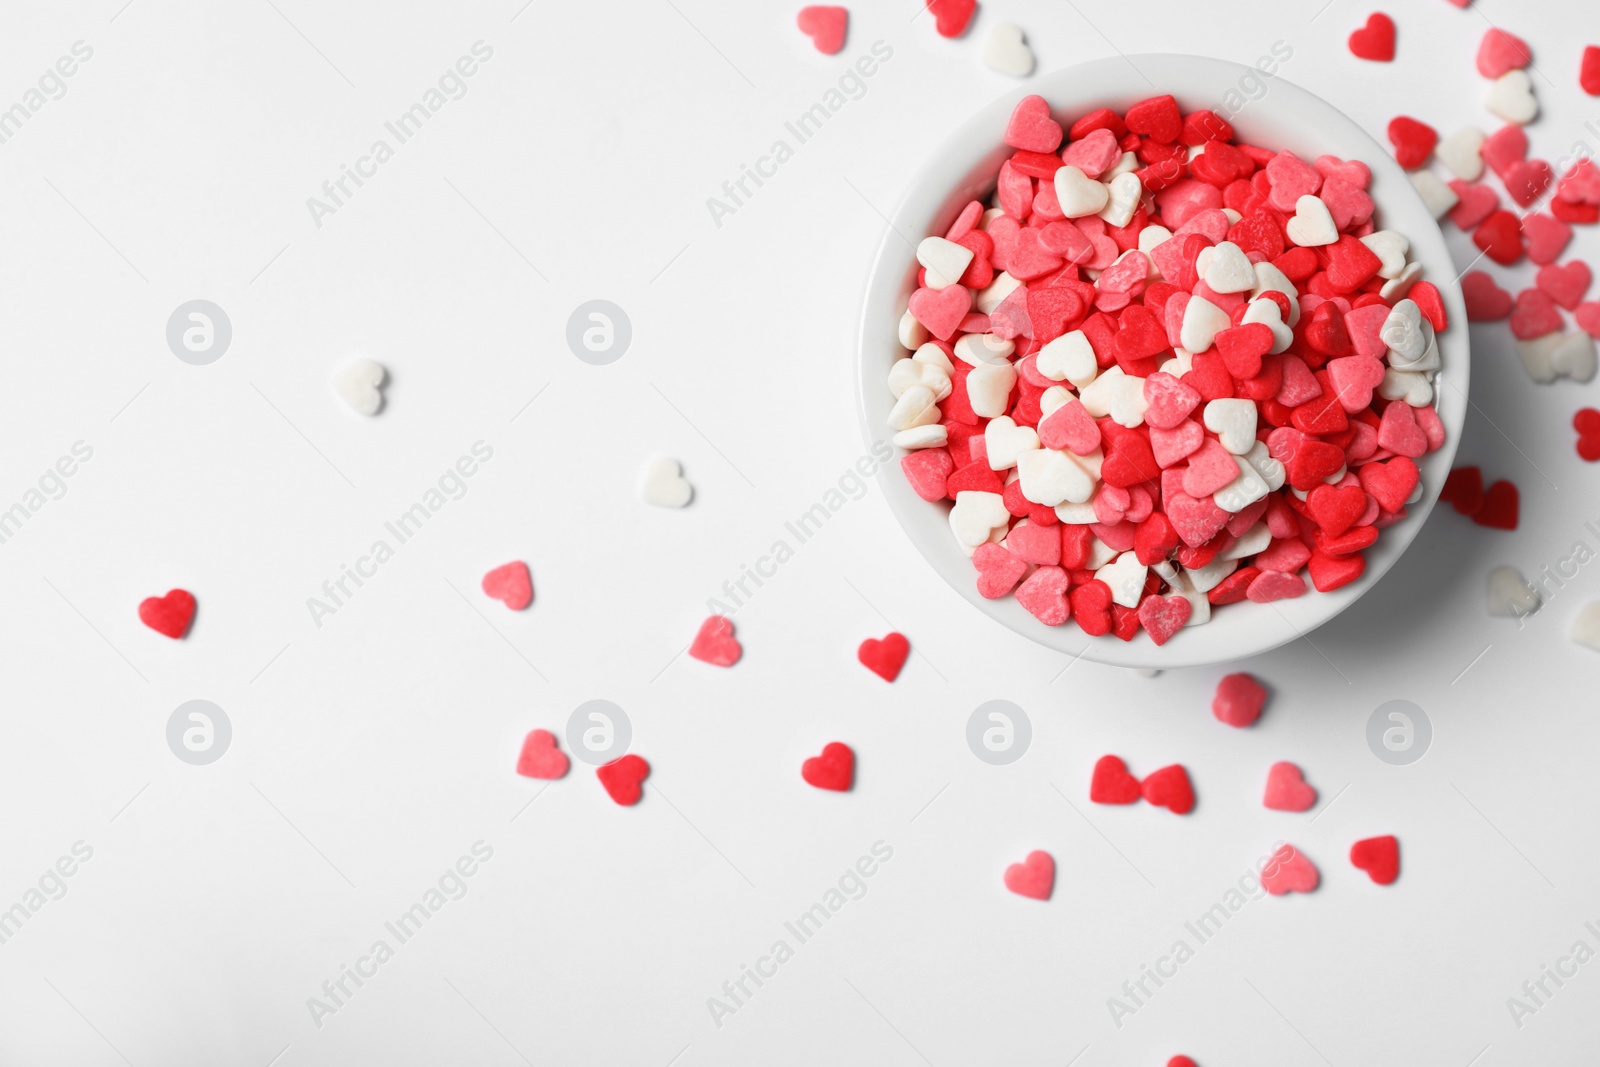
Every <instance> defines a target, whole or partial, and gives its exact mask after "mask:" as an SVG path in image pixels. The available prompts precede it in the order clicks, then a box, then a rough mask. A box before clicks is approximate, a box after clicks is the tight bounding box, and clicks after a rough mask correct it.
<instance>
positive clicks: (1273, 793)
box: [1261, 760, 1317, 811]
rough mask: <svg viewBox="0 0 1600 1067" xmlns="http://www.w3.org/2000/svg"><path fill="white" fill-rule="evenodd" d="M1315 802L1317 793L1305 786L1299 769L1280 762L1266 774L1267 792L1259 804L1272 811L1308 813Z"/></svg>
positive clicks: (1285, 761) (1290, 764)
mask: <svg viewBox="0 0 1600 1067" xmlns="http://www.w3.org/2000/svg"><path fill="white" fill-rule="evenodd" d="M1316 802H1317V791H1316V790H1315V789H1312V788H1311V787H1310V786H1309V785H1307V784H1306V779H1305V775H1304V774H1303V773H1301V770H1300V768H1299V767H1297V766H1295V765H1294V764H1292V763H1290V762H1288V761H1287V760H1280V761H1279V762H1277V763H1274V764H1273V765H1272V769H1271V770H1270V771H1268V772H1267V790H1266V793H1265V794H1264V795H1263V796H1262V798H1261V803H1262V804H1263V805H1264V806H1266V807H1268V808H1271V809H1272V810H1273V811H1310V810H1311V808H1312V807H1313V806H1314V805H1315V804H1316Z"/></svg>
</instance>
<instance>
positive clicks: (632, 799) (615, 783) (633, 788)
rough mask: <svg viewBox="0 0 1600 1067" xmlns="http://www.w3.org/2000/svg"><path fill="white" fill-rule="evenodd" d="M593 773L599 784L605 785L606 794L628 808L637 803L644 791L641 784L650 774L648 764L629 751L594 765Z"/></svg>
mask: <svg viewBox="0 0 1600 1067" xmlns="http://www.w3.org/2000/svg"><path fill="white" fill-rule="evenodd" d="M594 773H595V777H597V778H599V779H600V784H601V785H603V786H605V790H606V793H607V795H609V796H610V797H611V799H612V800H614V801H616V802H617V803H618V804H621V805H622V806H623V807H625V808H628V807H632V806H633V805H635V804H637V803H639V797H640V796H642V795H643V793H644V789H643V788H642V784H643V782H644V780H645V778H647V777H649V775H650V764H648V763H646V762H645V761H644V759H643V758H642V757H640V756H635V755H634V754H633V753H631V752H630V753H628V754H627V755H626V756H623V757H622V758H621V759H615V760H612V761H611V762H610V763H607V764H605V765H603V766H600V767H596V768H595V772H594Z"/></svg>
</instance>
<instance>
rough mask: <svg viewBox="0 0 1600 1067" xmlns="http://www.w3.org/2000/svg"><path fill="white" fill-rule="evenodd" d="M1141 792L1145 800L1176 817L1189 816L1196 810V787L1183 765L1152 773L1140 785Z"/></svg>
mask: <svg viewBox="0 0 1600 1067" xmlns="http://www.w3.org/2000/svg"><path fill="white" fill-rule="evenodd" d="M1139 791H1140V793H1141V794H1142V795H1143V796H1144V798H1145V800H1147V801H1149V802H1150V803H1152V804H1154V805H1156V806H1157V807H1159V808H1166V809H1168V810H1170V811H1171V812H1172V813H1173V814H1174V815H1187V814H1189V812H1191V811H1193V810H1194V786H1193V785H1191V784H1190V783H1189V772H1188V771H1186V770H1184V769H1183V764H1181V763H1174V764H1172V765H1171V766H1169V767H1163V768H1161V769H1160V770H1158V771H1151V772H1150V773H1149V774H1148V775H1146V776H1145V779H1144V781H1143V782H1141V783H1139Z"/></svg>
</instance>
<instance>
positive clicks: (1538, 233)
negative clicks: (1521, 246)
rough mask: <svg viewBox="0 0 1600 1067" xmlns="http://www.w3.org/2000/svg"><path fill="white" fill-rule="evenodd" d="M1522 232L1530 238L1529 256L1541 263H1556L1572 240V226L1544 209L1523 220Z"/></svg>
mask: <svg viewBox="0 0 1600 1067" xmlns="http://www.w3.org/2000/svg"><path fill="white" fill-rule="evenodd" d="M1522 233H1523V236H1524V237H1526V238H1527V240H1528V258H1529V259H1531V260H1533V261H1534V262H1535V263H1538V264H1540V265H1543V264H1546V263H1554V262H1555V261H1556V260H1558V259H1560V258H1561V253H1562V251H1563V250H1564V249H1565V248H1566V247H1567V243H1568V242H1569V241H1571V240H1572V227H1571V226H1568V225H1567V224H1566V223H1564V222H1562V221H1561V220H1560V219H1557V218H1552V217H1551V216H1549V215H1546V214H1544V213H1543V212H1542V211H1535V212H1532V213H1530V214H1529V215H1528V216H1527V218H1525V219H1523V220H1522Z"/></svg>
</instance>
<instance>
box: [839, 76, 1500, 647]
mask: <svg viewBox="0 0 1600 1067" xmlns="http://www.w3.org/2000/svg"><path fill="white" fill-rule="evenodd" d="M1141 71H1144V72H1148V73H1149V74H1150V76H1151V78H1153V79H1155V80H1156V81H1157V82H1158V83H1159V86H1160V87H1159V88H1156V89H1153V88H1152V87H1151V85H1150V83H1149V81H1147V80H1146V79H1145V75H1144V74H1142V73H1140V72H1141ZM1262 85H1265V90H1264V91H1263V90H1261V88H1260V86H1262ZM1035 93H1036V94H1038V95H1039V96H1042V97H1044V98H1045V99H1046V100H1047V101H1049V103H1050V107H1051V110H1052V112H1053V114H1054V116H1055V117H1056V119H1057V120H1058V121H1063V124H1064V125H1065V124H1068V123H1070V122H1071V121H1073V120H1074V119H1076V118H1078V117H1079V116H1081V115H1084V114H1086V113H1088V112H1090V111H1093V110H1095V109H1096V108H1100V107H1111V108H1114V109H1116V110H1118V111H1122V110H1125V109H1126V108H1127V107H1128V106H1130V105H1132V104H1135V103H1137V102H1138V101H1140V100H1143V99H1146V98H1148V97H1151V96H1155V95H1158V94H1160V93H1171V94H1172V95H1173V96H1175V97H1176V98H1177V100H1178V103H1179V106H1180V107H1181V108H1182V109H1183V111H1184V112H1185V113H1186V114H1187V113H1188V112H1190V111H1194V110H1197V109H1199V108H1210V109H1212V110H1213V111H1215V112H1217V113H1218V114H1219V115H1222V116H1224V117H1225V118H1227V119H1228V121H1229V122H1230V123H1232V124H1233V126H1234V128H1235V130H1237V132H1238V138H1239V140H1242V141H1248V142H1250V143H1252V144H1257V145H1260V146H1262V147H1265V148H1269V149H1274V150H1282V149H1288V150H1289V151H1292V152H1294V153H1295V154H1296V155H1298V156H1300V157H1301V158H1303V159H1306V160H1312V159H1315V158H1316V157H1318V156H1321V155H1334V156H1339V157H1340V158H1343V159H1357V160H1361V161H1362V162H1364V163H1366V164H1367V165H1368V166H1369V167H1371V168H1372V186H1371V189H1370V193H1371V196H1372V198H1373V200H1374V201H1375V202H1376V203H1377V215H1376V218H1377V220H1378V223H1379V225H1380V226H1381V227H1383V228H1385V229H1393V230H1397V231H1399V232H1400V233H1401V234H1404V235H1405V236H1406V237H1407V238H1408V239H1409V240H1410V241H1411V258H1412V260H1414V261H1415V262H1417V263H1419V264H1421V265H1422V267H1423V275H1422V276H1423V278H1424V279H1426V280H1428V281H1431V282H1433V283H1434V284H1435V285H1436V286H1438V287H1439V291H1440V293H1441V294H1443V297H1444V301H1445V307H1446V310H1447V311H1448V312H1449V317H1450V326H1449V328H1448V329H1446V330H1445V331H1444V332H1443V333H1441V334H1440V335H1439V338H1438V342H1439V353H1440V358H1441V363H1442V369H1441V370H1440V372H1439V374H1438V377H1437V379H1436V382H1435V390H1436V396H1435V401H1434V403H1435V405H1436V406H1437V408H1438V412H1439V416H1440V418H1441V420H1442V421H1443V423H1444V426H1445V430H1446V433H1447V440H1446V442H1445V445H1444V447H1443V448H1441V449H1439V450H1438V451H1436V452H1433V453H1432V454H1430V455H1428V456H1425V457H1423V458H1422V459H1421V460H1419V461H1418V463H1417V465H1418V467H1419V468H1420V470H1421V473H1422V488H1423V496H1422V499H1421V500H1419V501H1418V502H1417V503H1416V504H1414V505H1412V506H1411V507H1409V508H1408V509H1407V512H1408V514H1407V516H1406V518H1405V519H1404V520H1403V521H1401V522H1399V523H1396V524H1395V525H1393V526H1391V527H1389V528H1388V529H1386V530H1384V531H1382V533H1381V534H1380V536H1379V538H1378V541H1377V543H1376V544H1375V545H1373V546H1372V547H1371V548H1369V549H1367V550H1366V553H1365V555H1366V559H1367V568H1366V572H1365V573H1364V574H1363V575H1362V577H1361V578H1360V579H1359V580H1357V581H1355V582H1352V583H1351V584H1350V585H1347V586H1345V587H1343V588H1342V589H1337V590H1335V591H1333V592H1331V593H1318V592H1316V591H1314V590H1312V591H1308V592H1307V593H1306V595H1305V596H1302V597H1299V598H1297V599H1295V600H1285V601H1278V602H1276V603H1272V604H1253V603H1240V604H1234V605H1230V606H1228V607H1226V608H1223V609H1219V610H1217V611H1216V612H1214V613H1213V614H1212V617H1211V621H1210V622H1208V623H1206V624H1204V625H1199V626H1190V627H1185V628H1184V629H1183V630H1182V631H1180V632H1179V633H1178V634H1176V635H1174V637H1173V638H1172V639H1171V640H1170V641H1168V642H1167V644H1166V645H1164V646H1161V647H1157V646H1156V645H1155V643H1154V642H1152V641H1151V640H1150V639H1149V637H1148V636H1147V635H1145V634H1143V633H1141V634H1140V635H1139V636H1137V637H1136V638H1135V639H1134V640H1133V641H1132V642H1127V643H1125V642H1122V641H1119V640H1117V639H1116V638H1114V637H1109V636H1108V637H1103V638H1093V637H1089V636H1087V635H1086V634H1084V633H1083V631H1082V630H1080V629H1078V628H1077V627H1076V626H1073V625H1067V626H1058V627H1050V626H1045V625H1044V624H1043V623H1041V622H1039V621H1038V620H1037V619H1035V618H1034V617H1033V616H1032V615H1029V614H1028V612H1027V611H1026V610H1025V609H1024V608H1023V607H1022V606H1021V605H1020V604H1018V603H1017V602H1016V600H1015V599H1014V598H1012V597H1007V598H1005V599H1003V600H985V599H984V598H983V597H981V596H979V595H978V592H977V589H976V586H975V583H974V578H975V572H974V571H973V568H972V562H971V560H970V559H968V557H967V556H966V555H965V554H964V553H963V552H962V551H961V550H960V548H958V547H957V545H956V543H955V539H954V538H953V537H952V536H951V534H950V527H949V523H948V521H947V519H946V515H947V513H948V507H947V506H946V505H942V504H939V503H929V502H927V501H925V500H923V499H922V498H921V497H919V496H917V495H916V493H914V492H913V491H912V489H911V487H910V485H909V484H908V483H907V482H906V480H905V477H904V476H903V475H902V474H901V472H900V469H899V464H898V463H894V464H888V465H886V466H885V467H884V468H883V469H882V471H881V472H880V473H879V475H878V479H879V484H880V486H881V487H882V489H883V492H884V495H885V497H886V498H887V499H888V501H889V506H890V509H891V510H892V511H893V512H894V514H895V517H896V518H897V519H898V520H899V522H900V525H901V526H902V527H903V528H904V530H905V532H906V535H907V536H908V537H909V538H910V539H911V541H912V543H913V544H915V545H916V546H917V549H918V550H919V551H920V552H921V553H922V555H923V557H924V558H925V559H926V560H927V561H928V563H929V564H930V565H931V566H932V567H933V568H934V570H936V571H938V572H939V574H940V575H941V576H943V578H944V579H945V580H946V581H948V582H949V583H950V584H951V585H952V586H953V587H954V588H955V589H956V590H957V591H958V592H960V593H961V595H962V596H964V597H966V598H967V600H968V601H970V602H971V603H972V604H973V605H974V606H975V607H977V608H978V609H979V610H981V611H982V612H983V613H984V614H986V615H988V616H989V617H990V618H992V619H995V620H996V621H998V622H1001V623H1003V624H1004V625H1006V626H1008V627H1010V628H1011V629H1013V630H1015V631H1016V632H1018V633H1020V634H1023V635H1024V636H1026V637H1029V638H1031V639H1033V640H1035V641H1037V642H1039V643H1040V644H1043V645H1046V646H1048V647H1050V648H1054V649H1057V650H1059V651H1061V652H1064V653H1067V654H1069V655H1072V656H1080V655H1081V656H1083V657H1084V658H1086V659H1090V660H1095V661H1097V662H1100V663H1108V664H1114V665H1120V666H1129V667H1154V668H1163V669H1165V668H1175V667H1186V666H1196V665H1200V664H1208V663H1221V662H1226V661H1228V660H1233V659H1242V658H1244V657H1246V656H1252V655H1255V654H1257V653H1260V652H1265V651H1267V650H1268V649H1272V648H1276V647H1277V646H1278V645H1281V644H1284V643H1286V642H1288V641H1292V640H1294V639H1295V638H1297V637H1300V636H1303V635H1305V634H1307V633H1309V632H1310V631H1312V630H1313V629H1315V628H1316V627H1318V626H1320V625H1321V624H1323V623H1324V622H1327V621H1328V620H1329V619H1331V618H1333V617H1334V616H1335V615H1337V614H1339V612H1341V611H1343V610H1344V609H1345V608H1347V607H1349V606H1350V605H1351V604H1353V603H1354V602H1355V601H1356V600H1357V599H1358V598H1359V597H1360V596H1361V595H1362V594H1363V593H1365V592H1366V591H1367V590H1368V589H1370V588H1372V586H1373V585H1374V584H1375V583H1376V582H1377V581H1378V580H1379V579H1381V578H1382V577H1383V575H1384V573H1385V572H1386V571H1388V569H1389V568H1390V567H1391V566H1393V565H1394V563H1395V561H1396V560H1398V559H1399V558H1400V555H1401V553H1403V552H1404V551H1405V550H1406V548H1407V546H1409V545H1410V544H1411V542H1412V540H1413V539H1414V538H1415V537H1416V535H1417V532H1418V531H1419V530H1420V529H1421V527H1422V524H1423V522H1424V521H1425V520H1426V519H1427V517H1428V514H1429V513H1430V512H1431V511H1432V510H1433V507H1434V504H1435V503H1436V502H1437V501H1438V496H1439V492H1440V490H1441V489H1442V488H1443V486H1444V480H1445V477H1446V475H1447V474H1448V473H1449V471H1450V466H1451V463H1452V462H1453V460H1454V458H1455V452H1456V445H1457V442H1458V441H1459V439H1460V435H1461V429H1462V425H1463V423H1464V422H1465V420H1466V409H1467V383H1468V377H1469V348H1468V338H1467V329H1466V308H1465V306H1464V304H1463V303H1462V298H1461V290H1460V286H1459V285H1458V284H1457V283H1456V281H1455V280H1454V279H1455V276H1456V270H1455V265H1454V262H1453V261H1452V259H1451V256H1450V252H1449V249H1448V248H1447V247H1446V246H1445V243H1444V236H1443V234H1441V233H1440V231H1439V226H1438V223H1437V222H1436V221H1435V220H1434V218H1433V216H1432V215H1431V214H1430V213H1429V212H1428V210H1427V208H1426V207H1424V205H1423V203H1422V200H1421V198H1420V197H1419V196H1418V195H1417V192H1416V190H1415V189H1414V188H1413V187H1412V185H1411V182H1410V180H1409V179H1408V178H1407V177H1406V175H1405V172H1404V171H1402V170H1401V169H1400V167H1399V166H1398V165H1397V164H1396V163H1395V162H1394V160H1393V159H1392V158H1391V156H1390V155H1389V153H1388V152H1387V151H1386V150H1385V149H1383V148H1382V147H1381V146H1380V145H1379V144H1378V143H1377V142H1376V141H1375V140H1374V139H1373V138H1372V137H1371V136H1370V135H1368V134H1367V132H1366V131H1365V130H1363V129H1362V128H1361V127H1360V126H1358V125H1357V124H1356V123H1355V122H1354V121H1353V120H1351V119H1350V118H1349V117H1347V116H1346V115H1345V114H1344V113H1343V112H1341V111H1339V110H1338V109H1337V108H1335V107H1334V106H1333V105H1331V104H1329V103H1327V102H1326V101H1324V100H1322V99H1321V98H1319V97H1317V96H1314V95H1313V94H1311V93H1309V92H1307V91H1305V90H1304V89H1301V88H1299V87H1298V86H1296V85H1293V84H1291V83H1289V82H1286V81H1284V80H1283V79H1282V77H1267V76H1265V75H1264V74H1263V72H1262V71H1260V70H1258V69H1257V68H1254V67H1246V66H1242V65H1240V64H1237V63H1232V62H1228V61H1225V60H1219V59H1210V58H1206V57H1202V56H1183V55H1135V56H1129V57H1127V58H1122V57H1114V58H1109V59H1100V60H1095V61H1092V62H1089V63H1084V64H1080V65H1078V66H1075V67H1070V68H1067V69H1065V70H1061V71H1057V72H1055V73H1053V74H1048V75H1043V76H1041V77H1039V78H1036V79H1034V80H1033V81H1032V82H1030V83H1029V84H1028V85H1026V86H1024V87H1023V88H1020V89H1018V90H1016V91H1015V92H1013V93H1010V94H1009V95H1007V96H1004V97H1002V98H1000V99H998V100H995V101H994V102H992V103H990V104H988V105H987V106H985V107H984V108H983V109H982V110H980V111H979V112H978V113H977V114H976V115H975V116H973V117H972V118H971V119H970V120H968V121H967V122H966V123H965V124H964V125H962V126H961V128H960V129H958V130H957V131H956V132H955V134H954V135H953V136H951V137H950V139H949V140H947V141H946V142H945V143H944V144H943V145H942V146H941V147H940V148H939V149H938V151H937V152H935V153H934V155H933V157H932V158H931V160H929V162H928V163H927V164H926V165H925V166H924V167H923V168H922V170H921V171H920V172H918V173H917V175H916V176H915V177H914V179H913V181H912V183H911V186H910V189H909V190H908V191H907V193H906V195H905V197H904V199H903V200H902V201H901V203H900V205H899V206H898V207H897V208H896V209H895V211H894V213H893V215H892V216H891V219H890V227H889V229H888V230H887V231H886V232H885V234H884V237H883V241H882V243H881V244H880V246H879V248H878V251H877V254H876V258H875V260H874V263H873V267H872V272H871V275H870V278H869V281H868V286H867V295H866V299H865V301H864V303H863V307H862V315H861V323H860V329H859V338H858V352H857V367H858V372H859V379H858V383H857V385H858V396H859V406H860V412H861V418H862V428H863V432H864V433H865V435H866V439H867V441H868V442H872V441H876V440H880V439H882V440H887V439H888V437H889V436H890V433H891V431H890V430H889V428H888V424H887V418H888V414H889V409H890V408H891V407H892V406H893V403H894V398H893V397H892V396H891V395H890V393H889V390H888V388H887V386H886V385H885V379H886V377H887V375H888V372H889V367H890V365H891V364H892V363H893V361H894V360H896V359H898V358H900V357H901V356H903V355H906V354H907V353H906V351H905V349H903V348H902V347H901V346H900V343H899V339H898V337H897V334H896V326H897V324H898V322H899V320H900V315H901V313H902V312H904V310H905V307H906V301H907V300H908V299H909V297H910V295H911V292H912V290H913V289H914V287H915V284H916V267H917V263H916V256H915V247H914V246H915V242H916V241H918V240H920V239H921V238H922V237H924V236H926V235H928V234H932V233H940V234H942V233H944V232H945V230H946V229H947V228H948V227H949V225H950V223H951V222H952V221H954V219H955V216H956V214H957V213H958V212H959V211H960V210H961V208H962V207H963V206H964V205H965V204H967V203H968V202H969V201H971V200H981V201H983V202H984V203H987V202H988V200H989V197H990V195H991V194H992V193H993V179H994V174H995V171H996V170H997V169H998V167H999V165H1000V161H1001V160H1002V159H1004V158H1006V157H1007V156H1008V155H1009V154H1010V152H1011V150H1010V149H1009V148H1007V147H1006V146H1005V145H1004V144H1003V142H1002V135H1003V133H1004V131H1005V126H1006V120H1007V119H1008V118H1009V117H1010V115H1011V111H1012V109H1013V108H1014V107H1015V106H1016V103H1017V101H1018V100H1020V99H1021V98H1022V97H1024V96H1027V95H1029V94H1035Z"/></svg>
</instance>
